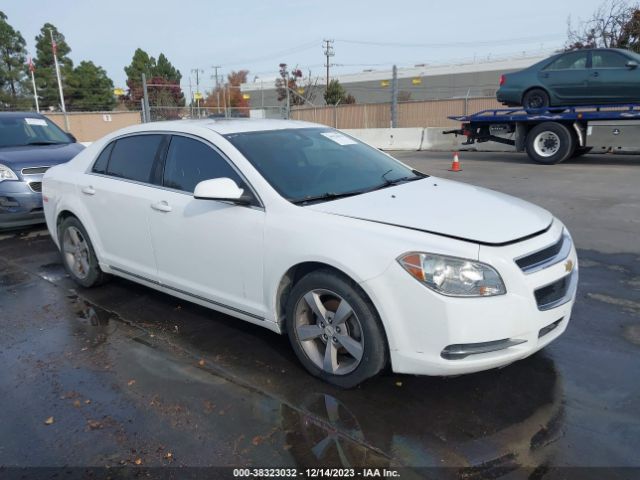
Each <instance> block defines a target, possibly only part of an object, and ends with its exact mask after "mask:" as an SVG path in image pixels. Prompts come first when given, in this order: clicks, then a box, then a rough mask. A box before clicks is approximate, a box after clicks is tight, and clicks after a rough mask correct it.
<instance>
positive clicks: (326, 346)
mask: <svg viewBox="0 0 640 480" xmlns="http://www.w3.org/2000/svg"><path fill="white" fill-rule="evenodd" d="M287 333H288V334H289V340H290V341H291V345H292V347H293V350H294V351H295V353H296V355H297V356H298V359H299V360H300V362H301V363H302V364H303V365H304V367H305V368H306V369H307V370H309V372H311V373H312V374H313V375H315V376H317V377H320V378H322V379H323V380H325V381H327V382H329V383H332V384H334V385H338V386H340V387H343V388H351V387H354V386H356V385H358V384H359V383H361V382H363V381H364V380H366V379H367V378H369V377H372V376H374V375H376V374H377V373H378V372H380V370H382V368H383V367H384V366H385V364H386V361H387V346H386V339H385V336H384V332H383V329H382V325H381V322H380V318H379V316H378V313H377V311H376V309H375V307H374V306H373V304H372V303H371V301H370V300H369V299H368V298H367V297H366V295H365V294H364V292H362V291H361V290H360V289H359V288H358V287H357V285H356V284H354V283H353V282H352V281H350V280H349V279H348V278H345V277H343V276H342V275H340V274H338V273H335V272H333V271H330V270H318V271H315V272H311V273H309V274H308V275H306V276H305V277H303V278H302V279H301V280H300V281H299V282H298V283H297V284H296V285H295V286H294V287H293V289H292V290H291V294H290V295H289V299H288V301H287Z"/></svg>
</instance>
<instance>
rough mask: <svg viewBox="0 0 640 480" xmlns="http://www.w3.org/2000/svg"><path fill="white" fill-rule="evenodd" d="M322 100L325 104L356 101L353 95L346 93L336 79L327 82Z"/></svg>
mask: <svg viewBox="0 0 640 480" xmlns="http://www.w3.org/2000/svg"><path fill="white" fill-rule="evenodd" d="M324 101H325V102H326V103H327V105H335V104H337V103H341V104H342V103H356V99H355V98H354V97H353V95H350V94H348V93H347V91H346V90H345V89H344V87H343V86H342V85H341V84H340V82H339V81H338V80H337V79H333V80H331V81H330V82H329V85H328V86H327V91H326V92H324Z"/></svg>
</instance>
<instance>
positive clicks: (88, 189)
mask: <svg viewBox="0 0 640 480" xmlns="http://www.w3.org/2000/svg"><path fill="white" fill-rule="evenodd" d="M82 193H84V194H85V195H95V194H96V190H95V188H93V187H92V186H91V185H89V186H88V187H83V188H82Z"/></svg>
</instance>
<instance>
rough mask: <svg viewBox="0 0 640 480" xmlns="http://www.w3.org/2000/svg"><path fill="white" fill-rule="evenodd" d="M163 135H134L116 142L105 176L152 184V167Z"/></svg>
mask: <svg viewBox="0 0 640 480" xmlns="http://www.w3.org/2000/svg"><path fill="white" fill-rule="evenodd" d="M162 138H163V135H136V136H131V137H125V138H121V139H119V140H116V142H115V145H114V147H113V149H112V151H111V160H110V161H109V166H108V168H107V174H108V175H113V176H114V177H118V178H126V179H128V180H135V181H138V182H144V183H152V181H153V166H154V163H155V161H156V157H157V155H158V154H159V151H160V146H161V144H162Z"/></svg>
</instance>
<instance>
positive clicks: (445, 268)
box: [398, 252, 507, 297]
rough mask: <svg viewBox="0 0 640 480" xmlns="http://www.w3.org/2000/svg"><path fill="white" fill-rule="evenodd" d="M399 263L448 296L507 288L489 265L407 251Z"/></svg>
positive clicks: (491, 292) (488, 294) (482, 294)
mask: <svg viewBox="0 0 640 480" xmlns="http://www.w3.org/2000/svg"><path fill="white" fill-rule="evenodd" d="M398 262H399V263H400V265H402V267H403V268H404V269H405V270H406V271H407V272H409V273H410V274H411V276H413V277H414V278H415V279H417V280H419V281H420V282H421V283H423V284H424V285H426V286H427V287H429V288H430V289H431V290H433V291H435V292H438V293H441V294H443V295H449V296H452V297H491V296H494V295H503V294H505V293H506V292H507V290H506V288H505V287H504V283H503V282H502V278H500V274H499V273H498V272H496V271H495V270H494V269H493V268H492V267H490V266H489V265H485V264H484V263H480V262H476V261H473V260H465V259H464V258H456V257H448V256H446V255H435V254H433V253H416V252H412V253H407V254H406V255H403V256H401V257H400V258H398Z"/></svg>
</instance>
